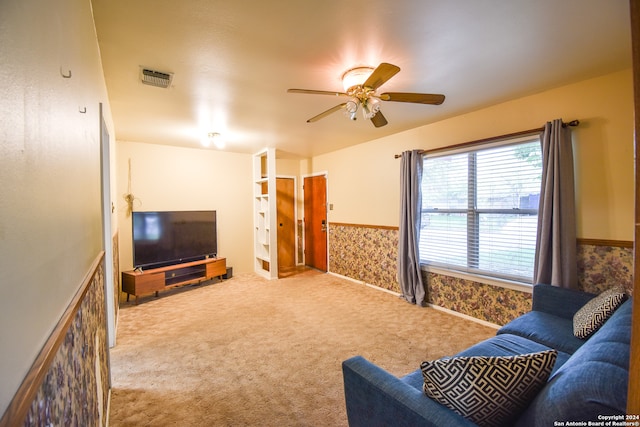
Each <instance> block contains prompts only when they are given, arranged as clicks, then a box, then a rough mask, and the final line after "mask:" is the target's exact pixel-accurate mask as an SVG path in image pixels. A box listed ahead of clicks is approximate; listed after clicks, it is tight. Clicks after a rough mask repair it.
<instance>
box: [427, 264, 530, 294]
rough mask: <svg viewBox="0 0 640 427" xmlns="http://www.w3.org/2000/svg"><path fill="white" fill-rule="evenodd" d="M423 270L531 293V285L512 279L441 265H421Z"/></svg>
mask: <svg viewBox="0 0 640 427" xmlns="http://www.w3.org/2000/svg"><path fill="white" fill-rule="evenodd" d="M420 268H421V269H422V270H423V271H428V272H430V273H436V274H442V275H444V276H451V277H456V278H458V279H463V280H469V281H472V282H477V283H483V284H486V285H491V286H497V287H500V288H506V289H513V290H515V291H520V292H527V293H533V286H532V285H531V284H528V283H522V282H516V281H513V280H506V279H498V278H495V277H488V276H481V275H479V274H470V273H465V272H463V271H457V270H449V269H446V268H442V267H434V266H429V265H421V266H420Z"/></svg>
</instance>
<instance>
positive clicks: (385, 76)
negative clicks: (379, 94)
mask: <svg viewBox="0 0 640 427" xmlns="http://www.w3.org/2000/svg"><path fill="white" fill-rule="evenodd" d="M399 71H400V67H398V66H397V65H393V64H388V63H386V62H383V63H382V64H380V65H378V68H376V69H375V70H373V73H371V75H370V76H369V78H368V79H367V81H366V82H364V84H363V85H362V86H364V87H370V88H371V89H373V90H376V89H378V88H379V87H380V86H382V85H383V84H384V83H385V82H386V81H387V80H389V79H390V78H391V77H393V76H395V75H396V74H397V73H398V72H399Z"/></svg>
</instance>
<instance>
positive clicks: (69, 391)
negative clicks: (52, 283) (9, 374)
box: [0, 253, 111, 426]
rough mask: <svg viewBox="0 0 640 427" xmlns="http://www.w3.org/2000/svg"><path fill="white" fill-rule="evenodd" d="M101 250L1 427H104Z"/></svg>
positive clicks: (106, 372) (105, 358)
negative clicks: (21, 426)
mask: <svg viewBox="0 0 640 427" xmlns="http://www.w3.org/2000/svg"><path fill="white" fill-rule="evenodd" d="M104 286H105V283H104V253H102V254H101V255H99V257H98V258H97V259H96V261H94V264H93V265H92V267H91V271H90V272H89V273H88V274H87V276H86V279H85V281H84V283H83V284H82V286H81V288H80V289H79V290H78V293H77V294H76V296H75V297H74V299H73V301H72V302H71V304H70V305H69V308H68V309H67V310H66V312H65V313H64V315H63V317H62V318H61V319H60V322H59V323H58V325H57V326H56V328H55V329H54V332H53V333H52V334H51V337H50V338H49V340H48V341H47V343H46V344H45V346H44V347H43V349H42V351H41V353H40V355H39V356H38V358H37V359H36V361H35V363H34V365H33V366H32V368H31V370H30V371H29V373H28V374H27V376H26V378H25V380H24V381H23V383H22V385H21V386H20V388H19V390H18V392H17V393H16V395H15V397H14V399H13V401H12V402H11V404H10V405H9V408H8V409H7V411H6V412H5V414H4V416H3V418H2V420H0V426H16V425H24V426H69V425H76V426H106V425H107V420H108V413H107V411H108V404H109V390H110V388H111V379H110V373H109V372H110V371H109V353H108V351H109V350H108V347H107V331H106V315H105V292H104V289H105V288H104Z"/></svg>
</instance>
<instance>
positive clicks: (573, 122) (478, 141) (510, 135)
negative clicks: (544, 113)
mask: <svg viewBox="0 0 640 427" xmlns="http://www.w3.org/2000/svg"><path fill="white" fill-rule="evenodd" d="M579 124H580V121H579V120H571V121H570V122H568V123H565V122H562V127H563V128H566V127H567V126H571V127H575V126H578V125H579ZM542 131H544V126H543V127H541V128H536V129H529V130H523V131H520V132H514V133H507V134H505V135H500V136H492V137H491V138H483V139H476V140H475V141H468V142H461V143H460V144H454V145H449V146H447V147H441V148H434V149H432V150H421V151H420V154H425V153H434V152H438V151H443V150H451V149H453V148H460V147H466V146H469V145H476V144H482V143H484V142H489V141H494V140H496V139H508V138H515V137H518V136H524V135H529V134H534V133H539V132H542ZM393 157H394V158H396V159H399V158H400V157H402V154H395V155H394V156H393Z"/></svg>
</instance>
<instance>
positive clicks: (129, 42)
mask: <svg viewBox="0 0 640 427" xmlns="http://www.w3.org/2000/svg"><path fill="white" fill-rule="evenodd" d="M92 3H93V9H94V15H95V23H96V30H97V36H98V42H99V44H100V50H101V55H102V62H103V67H104V74H105V79H106V84H107V90H108V94H109V102H110V105H111V111H112V114H113V120H114V124H115V132H116V135H115V137H116V138H117V140H120V141H138V142H147V143H155V144H170V145H176V146H184V147H196V148H197V147H202V146H201V145H200V141H201V139H202V138H203V137H204V136H206V134H207V133H208V132H219V133H220V134H221V135H222V137H223V139H224V140H225V142H226V148H225V150H226V151H232V152H241V153H255V152H257V151H259V150H261V149H263V148H265V147H276V148H277V149H278V152H279V153H280V155H281V156H287V155H292V156H301V157H309V156H313V155H318V154H322V153H326V152H330V151H334V150H337V149H340V148H344V147H347V146H351V145H355V144H359V143H362V142H366V141H369V140H373V139H376V138H380V137H383V136H386V135H389V134H392V133H397V132H400V131H403V130H406V129H410V128H413V127H417V126H421V125H424V124H428V123H431V122H434V121H438V120H441V119H443V118H446V117H451V116H455V115H458V114H461V113H465V112H468V111H472V110H475V109H479V108H483V107H486V106H489V105H492V104H496V103H499V102H504V101H506V100H509V99H513V98H518V97H521V96H524V95H527V94H531V93H535V92H540V91H543V90H545V89H549V88H553V87H557V86H561V85H563V84H567V83H569V82H573V81H578V80H582V79H587V78H590V77H595V76H598V75H602V74H606V73H609V72H613V71H617V70H621V69H624V68H629V67H631V44H630V25H629V11H628V10H629V3H628V0H394V1H390V0H317V1H311V0H233V1H232V0H226V1H224V0H182V1H167V0H135V1H131V0H92ZM381 62H389V63H392V64H395V65H398V66H399V67H400V68H401V71H400V73H398V74H397V75H396V76H395V77H393V78H392V79H391V80H389V81H388V82H387V83H385V84H384V85H383V86H382V87H381V88H380V91H381V92H388V91H395V92H422V93H442V94H444V95H446V100H445V102H444V103H443V104H442V105H440V106H433V105H420V104H405V103H395V102H384V103H383V105H382V110H381V111H383V112H384V115H385V117H386V118H387V120H388V121H389V124H388V125H387V126H384V127H381V128H375V127H374V126H373V125H372V124H371V123H370V122H369V121H368V120H363V119H362V117H361V116H359V120H357V121H350V120H348V118H346V117H345V116H344V115H343V114H342V113H341V112H337V113H334V114H332V115H330V116H328V117H326V118H324V119H322V120H320V121H318V122H315V123H307V122H306V120H307V119H309V118H310V117H313V116H315V115H316V114H319V113H320V112H322V111H324V110H327V109H329V108H331V107H333V106H334V105H336V104H338V103H340V102H342V99H337V98H334V97H331V96H323V95H301V94H290V93H287V89H288V88H304V89H318V90H329V91H334V90H335V91H342V85H341V79H340V78H341V75H342V73H343V72H344V71H345V70H347V69H349V68H352V67H354V66H358V65H369V66H374V67H375V66H377V65H378V64H379V63H381ZM140 66H144V67H148V68H151V69H154V70H159V71H164V72H170V73H173V74H174V77H173V84H172V86H171V87H170V88H169V89H160V88H156V87H152V86H148V85H143V84H141V83H140V78H139V73H140V70H139V67H140ZM210 149H215V148H210Z"/></svg>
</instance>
